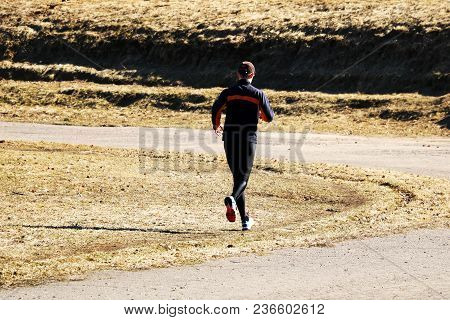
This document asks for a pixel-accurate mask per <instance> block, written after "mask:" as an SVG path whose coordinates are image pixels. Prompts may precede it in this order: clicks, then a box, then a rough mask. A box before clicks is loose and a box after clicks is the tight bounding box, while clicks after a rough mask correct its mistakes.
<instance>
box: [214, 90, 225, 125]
mask: <svg viewBox="0 0 450 320" xmlns="http://www.w3.org/2000/svg"><path fill="white" fill-rule="evenodd" d="M226 105H227V89H225V90H223V91H222V93H221V94H220V95H219V97H218V98H217V99H216V101H214V104H213V106H212V110H211V122H212V126H213V129H214V130H216V129H217V128H218V127H219V126H220V116H221V115H222V112H223V111H224V110H225V108H226Z"/></svg>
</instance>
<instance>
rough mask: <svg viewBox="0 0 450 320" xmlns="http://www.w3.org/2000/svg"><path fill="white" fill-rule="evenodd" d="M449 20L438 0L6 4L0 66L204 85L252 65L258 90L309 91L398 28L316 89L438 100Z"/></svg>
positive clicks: (443, 85)
mask: <svg viewBox="0 0 450 320" xmlns="http://www.w3.org/2000/svg"><path fill="white" fill-rule="evenodd" d="M449 17H450V15H449V5H448V3H447V2H446V1H440V0H382V1H377V2H376V3H374V2H373V1H367V0H348V1H345V2H342V1H338V0H325V1H324V0H308V1H279V0H270V1H257V0H250V1H239V0H232V1H226V2H223V1H221V2H211V1H206V0H193V1H186V0H179V1H159V0H148V1H144V0H134V1H120V0H110V1H103V0H96V1H90V0H82V1H65V2H60V1H54V0H7V1H2V3H0V31H1V32H0V60H8V61H15V62H31V63H35V64H47V65H55V64H56V65H57V64H61V63H62V64H72V65H82V66H90V67H93V66H95V67H96V68H103V67H105V68H109V69H114V70H126V71H130V70H132V71H138V72H137V74H136V75H135V76H136V77H135V78H134V80H135V81H138V82H139V81H144V82H145V81H147V82H154V81H159V80H161V81H163V82H171V83H178V82H180V83H184V85H187V86H202V87H207V86H208V87H211V86H222V85H223V84H224V83H227V82H228V81H229V78H226V77H227V76H229V74H230V73H232V71H234V70H235V66H236V64H237V63H238V62H239V61H240V60H242V59H252V60H254V62H256V64H257V70H258V75H259V77H260V80H261V81H263V83H264V86H265V87H271V88H281V89H307V90H312V89H314V88H317V87H318V86H319V85H320V84H323V83H324V82H325V81H327V80H329V79H330V78H331V77H333V76H334V75H336V74H338V73H339V72H340V71H342V70H344V69H345V68H347V67H348V66H350V65H352V64H353V63H354V62H355V61H357V60H359V59H360V58H361V57H363V56H364V55H366V54H367V53H369V52H370V51H372V50H373V49H375V48H376V47H378V46H379V45H380V44H381V43H383V42H384V41H386V40H388V39H391V38H392V37H393V36H394V35H395V34H398V33H401V34H402V37H400V38H398V39H397V40H396V41H395V42H394V43H392V44H390V45H388V46H386V47H384V48H383V50H380V51H379V52H377V54H376V55H373V56H372V57H371V58H370V59H368V60H366V61H363V62H362V63H361V64H360V65H359V66H357V67H356V68H353V69H352V70H350V71H349V72H347V73H346V74H344V75H343V76H342V77H341V78H339V79H338V80H337V81H334V82H333V83H331V85H330V86H327V88H326V90H329V89H330V90H335V89H336V90H339V91H341V92H342V91H345V92H354V91H363V92H371V93H378V92H415V91H421V92H428V93H433V94H437V93H439V94H442V93H446V92H448V83H447V82H446V80H447V79H448V77H449V74H448V62H447V61H446V59H445V58H444V57H445V56H446V53H447V51H448V48H447V46H446V44H447V43H448V30H449V26H450V18H449ZM59 39H63V41H60V40H59ZM69 46H70V47H72V48H74V49H75V50H73V49H69ZM76 51H78V52H81V53H82V54H83V55H84V56H85V57H83V56H82V55H81V54H79V53H77V52H76ZM86 57H87V58H86ZM99 66H101V67H99ZM24 72H26V71H24ZM153 73H155V74H154V75H153ZM147 78H149V79H147ZM225 78H226V79H225ZM142 79H144V80H142ZM140 83H142V82H140Z"/></svg>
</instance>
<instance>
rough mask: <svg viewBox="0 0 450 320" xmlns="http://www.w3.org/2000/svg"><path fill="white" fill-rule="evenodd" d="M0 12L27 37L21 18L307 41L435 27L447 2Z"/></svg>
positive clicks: (73, 6) (96, 28)
mask: <svg viewBox="0 0 450 320" xmlns="http://www.w3.org/2000/svg"><path fill="white" fill-rule="evenodd" d="M0 12H3V13H4V16H3V20H2V24H3V25H4V26H12V27H13V28H17V31H20V32H22V33H23V34H24V35H26V34H27V33H30V32H31V33H32V32H33V30H32V29H30V28H28V27H27V26H23V25H21V24H18V23H17V21H18V20H19V21H31V22H35V23H37V25H39V26H41V27H44V28H45V27H47V26H48V25H49V21H52V20H54V19H55V18H58V21H59V28H60V29H61V30H59V32H66V31H69V32H72V31H73V30H72V28H74V26H80V25H82V26H83V27H85V28H87V30H89V29H90V30H89V31H90V32H91V33H92V34H95V33H99V34H101V33H102V32H103V31H105V30H107V29H108V30H111V31H114V30H119V29H122V30H125V29H127V28H129V29H130V30H131V29H136V28H137V27H138V28H141V29H146V30H157V31H164V32H165V33H166V34H167V35H168V36H174V35H173V34H171V33H172V31H179V30H191V32H192V33H194V34H195V33H198V34H197V35H198V36H199V37H200V38H199V39H200V40H209V41H217V42H221V43H223V42H224V41H225V42H229V43H236V42H240V41H242V40H243V37H242V35H235V36H233V34H230V33H229V32H225V31H227V30H235V29H236V28H243V29H245V28H247V27H251V28H254V30H253V32H252V33H251V34H250V36H254V35H255V34H257V38H260V39H265V38H282V39H286V40H297V39H299V38H300V39H303V40H308V39H311V40H312V39H314V38H316V37H318V38H320V37H324V36H325V35H324V34H322V35H321V34H316V35H308V34H306V33H305V30H303V29H302V27H304V26H311V25H314V26H315V28H324V29H335V30H342V29H345V28H352V27H353V28H370V29H375V30H384V32H388V31H389V30H390V29H395V28H398V29H400V30H403V29H404V28H408V27H409V26H411V27H418V26H420V27H424V28H426V29H427V28H428V29H430V31H436V30H441V29H442V28H443V27H445V25H448V24H449V23H450V19H449V15H448V3H446V1H440V0H381V1H377V2H376V3H374V2H372V1H367V0H347V1H345V2H343V1H339V0H306V1H280V0H267V1H259V0H249V1H240V0H228V1H207V0H189V1H187V0H172V1H160V0H131V1H120V0H107V1H104V0H94V1H93V0H81V1H66V2H64V3H60V2H57V1H54V0H6V1H2V3H1V4H0ZM61 26H64V28H61ZM293 26H295V27H296V28H293ZM260 29H263V30H264V31H262V32H261V30H260ZM196 30H203V31H204V32H197V31H196ZM208 31H217V32H208ZM221 34H223V37H224V38H221ZM133 36H135V37H143V36H144V35H142V34H135V35H133ZM162 36H163V35H162ZM167 40H170V39H164V38H161V41H167ZM178 40H179V39H177V38H173V39H172V41H178ZM189 40H192V39H189ZM186 41H187V39H186Z"/></svg>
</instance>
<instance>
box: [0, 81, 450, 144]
mask: <svg viewBox="0 0 450 320" xmlns="http://www.w3.org/2000/svg"><path fill="white" fill-rule="evenodd" d="M220 91H221V89H220V88H212V89H194V88H189V87H170V86H160V87H144V86H138V85H102V84H95V83H86V82H22V81H12V80H3V81H0V121H25V122H40V123H51V124H66V125H84V126H147V127H185V128H202V129H210V128H211V120H210V110H211V106H212V103H213V101H214V99H215V98H216V97H217V95H218V94H219V93H220ZM265 92H266V93H267V95H268V97H269V99H270V101H271V104H272V107H273V108H274V109H275V113H276V123H274V124H270V125H266V124H263V125H261V129H262V130H271V131H273V130H282V131H302V130H304V128H305V127H308V128H309V130H312V131H316V132H333V133H341V134H358V135H383V136H430V135H434V136H448V135H449V130H448V129H444V128H441V127H439V126H438V125H437V124H436V122H437V121H439V120H441V119H442V118H444V117H445V116H446V114H447V113H448V112H449V110H450V99H449V95H445V96H442V97H427V96H422V95H419V94H385V95H368V94H358V93H355V94H325V93H318V92H298V91H294V92H292V91H275V90H265Z"/></svg>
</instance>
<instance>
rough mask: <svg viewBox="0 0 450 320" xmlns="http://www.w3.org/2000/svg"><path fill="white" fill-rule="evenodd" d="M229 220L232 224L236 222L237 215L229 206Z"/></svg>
mask: <svg viewBox="0 0 450 320" xmlns="http://www.w3.org/2000/svg"><path fill="white" fill-rule="evenodd" d="M227 219H228V221H230V222H235V221H236V213H235V212H234V210H233V208H232V207H230V206H227Z"/></svg>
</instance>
